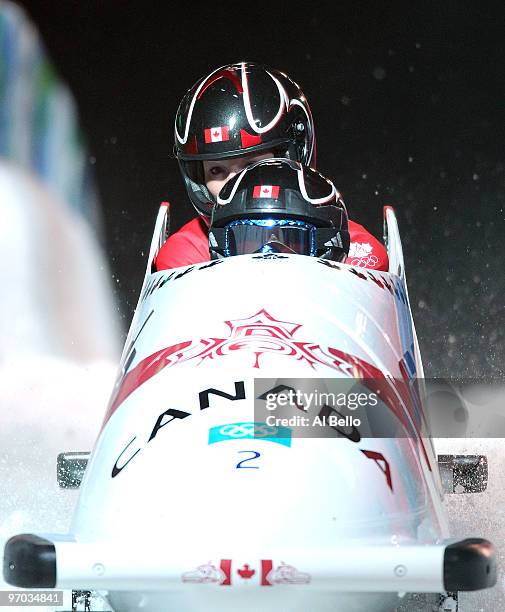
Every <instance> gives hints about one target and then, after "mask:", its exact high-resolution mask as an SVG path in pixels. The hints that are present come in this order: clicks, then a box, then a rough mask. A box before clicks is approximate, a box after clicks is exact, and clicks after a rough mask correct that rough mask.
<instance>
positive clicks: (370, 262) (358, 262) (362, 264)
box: [351, 255, 379, 268]
mask: <svg viewBox="0 0 505 612" xmlns="http://www.w3.org/2000/svg"><path fill="white" fill-rule="evenodd" d="M378 263H379V258H378V257H377V256H376V255H368V257H356V258H354V259H352V260H351V265H352V266H357V267H358V268H366V267H369V268H375V266H376V265H377V264H378Z"/></svg>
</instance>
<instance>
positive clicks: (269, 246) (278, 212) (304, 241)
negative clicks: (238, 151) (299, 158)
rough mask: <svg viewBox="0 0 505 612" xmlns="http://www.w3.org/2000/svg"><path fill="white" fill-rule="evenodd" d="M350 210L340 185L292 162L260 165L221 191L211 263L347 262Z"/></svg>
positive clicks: (215, 212) (214, 216) (212, 228)
mask: <svg viewBox="0 0 505 612" xmlns="http://www.w3.org/2000/svg"><path fill="white" fill-rule="evenodd" d="M349 242H350V238H349V230H348V219H347V210H346V208H345V204H344V202H343V201H342V198H341V197H340V194H339V193H338V191H337V190H336V188H335V185H333V183H332V182H331V181H329V180H328V179H326V178H325V177H324V176H323V175H322V174H320V173H319V172H317V171H316V170H313V169H312V168H308V167H306V166H302V165H301V164H299V163H297V162H293V161H291V160H287V159H267V160H262V161H258V162H256V163H254V164H252V165H251V166H249V167H248V168H246V169H245V170H243V171H242V172H241V173H240V174H237V175H236V176H234V177H233V178H232V179H231V180H230V181H228V182H227V183H226V185H225V186H224V187H223V188H222V189H221V191H220V192H219V195H218V197H217V204H216V205H215V206H214V209H213V212H212V218H211V225H210V231H209V249H210V254H211V257H212V259H220V258H222V257H230V256H232V255H243V254H246V253H297V254H299V255H311V256H314V257H322V258H324V259H331V260H333V261H345V259H346V256H347V254H348V252H349Z"/></svg>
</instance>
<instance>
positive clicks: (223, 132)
mask: <svg viewBox="0 0 505 612" xmlns="http://www.w3.org/2000/svg"><path fill="white" fill-rule="evenodd" d="M225 140H230V136H229V134H228V128H227V127H226V126H222V127H213V128H208V129H206V130H205V142H206V143H210V142H223V141H225Z"/></svg>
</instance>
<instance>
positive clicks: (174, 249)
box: [155, 217, 389, 272]
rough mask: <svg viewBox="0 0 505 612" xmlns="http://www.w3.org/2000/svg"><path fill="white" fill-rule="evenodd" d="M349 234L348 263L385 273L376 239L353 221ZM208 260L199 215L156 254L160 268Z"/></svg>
mask: <svg viewBox="0 0 505 612" xmlns="http://www.w3.org/2000/svg"><path fill="white" fill-rule="evenodd" d="M349 234H350V236H351V248H350V250H349V256H348V258H347V259H346V262H345V263H347V264H351V265H352V266H360V267H362V268H370V269H373V270H383V271H385V272H386V271H387V269H388V265H389V263H388V256H387V253H386V249H385V248H384V246H383V245H382V244H381V243H380V242H379V241H378V240H377V238H374V236H372V234H370V233H369V232H367V231H366V229H365V228H364V227H363V226H362V225H359V223H354V221H351V220H349ZM206 261H210V255H209V238H208V228H207V226H206V224H205V222H204V221H203V220H202V219H201V218H200V217H196V218H195V219H192V220H191V221H189V223H186V225H183V226H182V227H181V229H180V230H179V231H177V232H175V234H172V236H170V237H169V238H168V239H167V241H166V242H165V244H164V245H163V246H162V247H161V249H160V250H159V252H158V255H157V256H156V260H155V266H156V270H158V271H159V270H168V269H170V268H179V267H182V266H189V265H191V264H197V263H203V262H206Z"/></svg>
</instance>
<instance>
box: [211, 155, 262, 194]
mask: <svg viewBox="0 0 505 612" xmlns="http://www.w3.org/2000/svg"><path fill="white" fill-rule="evenodd" d="M273 156H274V154H273V153H272V151H266V152H261V153H256V154H254V153H251V154H250V155H244V156H243V157H230V158H228V159H216V160H212V161H211V160H205V161H204V162H203V171H204V173H205V184H206V185H207V189H208V190H209V191H210V192H211V194H212V195H213V196H214V197H215V198H217V194H218V193H219V192H220V191H221V188H222V187H223V185H224V184H225V183H226V182H227V181H229V180H230V179H231V178H233V177H234V176H235V175H236V174H238V173H239V172H242V170H243V169H244V168H247V166H250V165H251V164H252V163H253V162H256V161H260V160H262V159H269V158H270V157H273Z"/></svg>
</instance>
